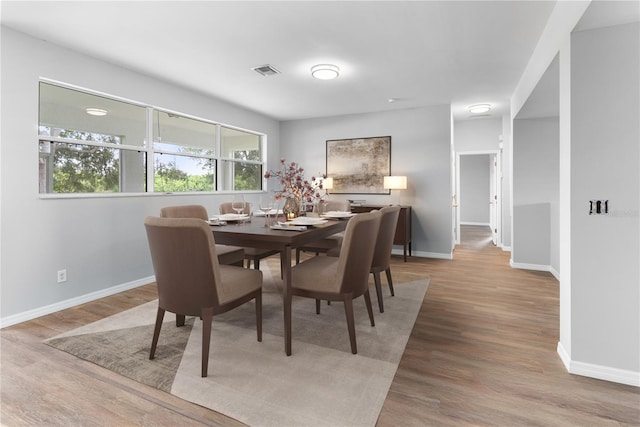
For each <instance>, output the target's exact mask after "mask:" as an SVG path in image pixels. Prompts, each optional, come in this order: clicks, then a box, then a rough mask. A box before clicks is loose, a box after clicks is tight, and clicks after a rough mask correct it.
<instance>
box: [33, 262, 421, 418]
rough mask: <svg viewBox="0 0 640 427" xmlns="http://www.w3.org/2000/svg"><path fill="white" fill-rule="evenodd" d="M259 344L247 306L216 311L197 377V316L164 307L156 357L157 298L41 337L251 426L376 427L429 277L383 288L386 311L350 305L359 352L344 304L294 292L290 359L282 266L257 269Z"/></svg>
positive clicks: (359, 303)
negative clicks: (203, 371) (180, 320)
mask: <svg viewBox="0 0 640 427" xmlns="http://www.w3.org/2000/svg"><path fill="white" fill-rule="evenodd" d="M261 269H262V271H263V273H264V286H263V341H262V342H258V341H257V340H256V330H255V312H254V308H253V304H245V306H243V307H240V308H238V309H236V310H234V311H232V312H229V313H225V314H224V315H221V316H216V317H215V318H214V321H213V327H212V338H211V353H210V356H209V357H210V359H209V376H208V377H207V378H202V377H200V355H201V353H200V351H201V342H202V329H201V328H202V322H201V321H200V320H199V319H196V320H194V319H193V318H187V324H186V325H185V326H184V327H181V328H177V327H176V326H175V316H173V315H172V314H169V313H167V315H166V316H165V323H164V324H163V327H162V331H161V333H160V341H159V343H158V348H157V350H156V358H155V359H154V360H149V347H150V344H151V337H152V334H153V324H154V321H155V313H156V309H157V301H152V302H149V303H147V304H143V305H141V306H138V307H135V308H133V309H130V310H127V311H124V312H122V313H119V314H116V315H114V316H111V317H108V318H105V319H102V320H100V321H97V322H95V323H92V324H89V325H86V326H83V327H81V328H78V329H75V330H73V331H69V332H67V333H64V334H62V335H59V336H57V337H54V338H51V339H49V340H47V341H45V342H46V343H47V344H48V345H50V346H52V347H55V348H58V349H60V350H63V351H66V352H68V353H70V354H73V355H75V356H77V357H79V358H82V359H85V360H88V361H90V362H93V363H95V364H97V365H100V366H102V367H104V368H107V369H110V370H112V371H114V372H117V373H119V374H121V375H124V376H126V377H128V378H131V379H134V380H136V381H139V382H141V383H144V384H147V385H149V386H152V387H155V388H158V389H160V390H163V391H165V392H167V393H171V394H173V395H175V396H178V397H180V398H182V399H184V400H187V401H190V402H193V403H196V404H198V405H201V406H204V407H206V408H209V409H212V410H214V411H217V412H220V413H222V414H225V415H227V416H229V417H232V418H235V419H237V420H239V421H241V422H243V423H246V424H248V425H251V426H373V425H375V423H376V420H377V418H378V415H379V413H380V410H381V408H382V405H383V403H384V400H385V398H386V395H387V392H388V390H389V387H390V385H391V382H392V381H393V377H394V375H395V372H396V369H397V367H398V363H399V362H400V358H401V356H402V353H403V351H404V348H405V345H406V343H407V340H408V338H409V335H410V334H411V330H412V329H413V325H414V323H415V319H416V317H417V315H418V311H419V310H420V306H421V304H422V300H423V298H424V295H425V292H426V290H427V287H428V285H429V280H428V279H424V280H417V281H412V282H408V283H394V285H395V294H396V295H395V296H394V297H391V296H390V295H389V291H388V289H387V288H386V287H384V286H383V292H384V295H385V296H386V297H385V299H384V305H385V312H384V313H379V311H378V310H377V303H376V298H375V292H373V288H372V302H373V306H374V317H375V322H376V326H375V327H371V326H370V324H369V319H368V316H367V310H366V308H365V305H364V300H363V299H362V298H358V299H357V300H356V301H354V311H355V316H356V321H355V323H356V339H357V343H358V354H357V355H353V354H351V351H350V346H349V336H348V332H347V325H346V321H345V317H344V306H343V305H342V304H341V303H335V302H334V303H332V304H331V305H327V304H326V303H324V304H322V310H321V314H320V315H317V314H316V313H315V301H314V300H312V299H307V298H294V303H293V314H292V319H293V341H292V355H291V356H290V357H287V356H286V355H285V353H284V338H283V337H284V332H283V331H284V325H283V314H282V298H281V290H282V281H281V280H280V278H279V269H278V271H275V272H274V271H273V270H275V269H274V268H273V266H272V267H271V268H270V267H269V265H268V264H267V263H264V265H263V266H261Z"/></svg>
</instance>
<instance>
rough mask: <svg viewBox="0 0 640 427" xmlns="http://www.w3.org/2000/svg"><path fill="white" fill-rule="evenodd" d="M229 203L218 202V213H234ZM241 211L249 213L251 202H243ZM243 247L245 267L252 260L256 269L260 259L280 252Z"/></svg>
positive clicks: (249, 264)
mask: <svg viewBox="0 0 640 427" xmlns="http://www.w3.org/2000/svg"><path fill="white" fill-rule="evenodd" d="M231 205H232V202H224V203H220V213H221V214H229V213H236V211H234V210H233V208H232V207H231ZM242 213H244V214H247V215H251V203H249V202H247V203H245V206H244V211H243V212H242ZM243 249H244V259H246V260H247V268H249V267H251V261H253V268H255V269H256V270H259V269H260V260H261V259H263V258H267V257H270V256H271V255H276V254H279V253H280V252H279V251H277V250H272V249H260V248H243Z"/></svg>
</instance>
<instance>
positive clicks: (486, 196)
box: [458, 154, 491, 225]
mask: <svg viewBox="0 0 640 427" xmlns="http://www.w3.org/2000/svg"><path fill="white" fill-rule="evenodd" d="M458 167H459V168H460V198H459V199H458V202H459V204H460V208H459V209H460V223H461V224H476V225H489V220H490V219H489V214H490V209H489V207H490V205H489V201H490V200H491V186H490V182H489V180H490V173H489V172H490V168H491V156H489V155H488V154H472V155H462V156H460V164H459V165H458Z"/></svg>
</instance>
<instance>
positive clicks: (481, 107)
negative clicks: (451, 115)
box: [468, 104, 491, 114]
mask: <svg viewBox="0 0 640 427" xmlns="http://www.w3.org/2000/svg"><path fill="white" fill-rule="evenodd" d="M468 109H469V112H470V113H473V114H482V113H486V112H488V111H491V104H474V105H469V107H468Z"/></svg>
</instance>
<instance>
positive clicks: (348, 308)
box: [344, 297, 358, 354]
mask: <svg viewBox="0 0 640 427" xmlns="http://www.w3.org/2000/svg"><path fill="white" fill-rule="evenodd" d="M344 314H345V316H346V317H347V329H348V330H349V341H350V342H351V353H353V354H357V353H358V346H357V345H356V326H355V321H354V318H353V300H352V299H351V298H350V297H347V298H346V299H345V300H344Z"/></svg>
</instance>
